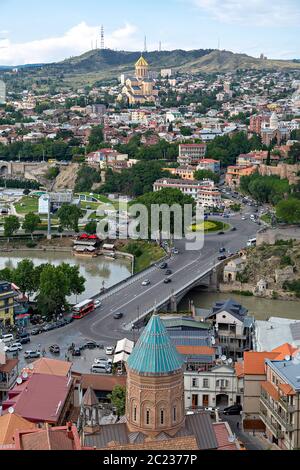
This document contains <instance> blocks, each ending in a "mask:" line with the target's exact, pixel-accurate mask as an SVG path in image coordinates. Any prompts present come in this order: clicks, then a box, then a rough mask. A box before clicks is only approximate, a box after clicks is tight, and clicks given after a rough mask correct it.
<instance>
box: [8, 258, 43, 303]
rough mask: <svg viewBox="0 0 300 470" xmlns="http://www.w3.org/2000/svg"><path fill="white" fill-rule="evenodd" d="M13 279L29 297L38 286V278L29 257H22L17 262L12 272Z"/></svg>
mask: <svg viewBox="0 0 300 470" xmlns="http://www.w3.org/2000/svg"><path fill="white" fill-rule="evenodd" d="M13 281H14V283H15V284H16V285H17V286H18V287H19V289H20V291H21V292H22V294H23V295H28V298H30V296H31V295H33V294H34V293H35V292H37V290H38V287H39V279H38V276H37V271H36V270H35V267H34V264H33V262H32V261H31V260H29V259H24V260H22V261H20V263H18V266H17V267H16V269H15V270H14V272H13Z"/></svg>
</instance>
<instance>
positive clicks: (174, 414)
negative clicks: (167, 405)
mask: <svg viewBox="0 0 300 470" xmlns="http://www.w3.org/2000/svg"><path fill="white" fill-rule="evenodd" d="M173 421H174V423H176V421H177V408H176V406H174V408H173Z"/></svg>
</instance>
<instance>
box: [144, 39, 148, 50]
mask: <svg viewBox="0 0 300 470" xmlns="http://www.w3.org/2000/svg"><path fill="white" fill-rule="evenodd" d="M144 52H148V51H147V36H145V39H144Z"/></svg>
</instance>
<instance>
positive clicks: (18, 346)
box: [5, 343, 23, 353]
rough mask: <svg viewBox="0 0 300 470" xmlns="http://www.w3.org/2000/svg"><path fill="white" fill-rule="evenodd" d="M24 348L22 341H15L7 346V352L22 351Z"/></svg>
mask: <svg viewBox="0 0 300 470" xmlns="http://www.w3.org/2000/svg"><path fill="white" fill-rule="evenodd" d="M22 349H23V346H22V344H20V343H14V344H11V345H10V346H7V347H6V348H5V350H6V352H8V353H16V352H19V351H22Z"/></svg>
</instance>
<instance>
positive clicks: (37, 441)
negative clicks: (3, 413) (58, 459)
mask: <svg viewBox="0 0 300 470" xmlns="http://www.w3.org/2000/svg"><path fill="white" fill-rule="evenodd" d="M16 448H17V449H18V450H54V451H60V450H81V445H80V439H79V436H78V432H77V429H76V427H75V426H72V429H71V431H70V432H69V433H68V429H67V427H63V428H47V429H42V430H37V431H34V432H30V431H27V432H26V431H24V432H21V433H17V436H16Z"/></svg>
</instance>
